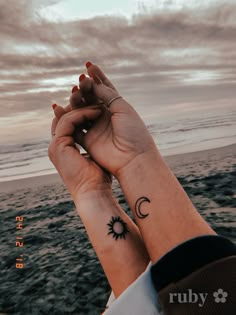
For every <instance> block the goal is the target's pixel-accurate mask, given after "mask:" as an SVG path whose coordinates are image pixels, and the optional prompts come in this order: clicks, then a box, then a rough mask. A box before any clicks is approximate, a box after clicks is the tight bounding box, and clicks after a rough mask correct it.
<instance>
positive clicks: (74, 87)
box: [71, 85, 79, 94]
mask: <svg viewBox="0 0 236 315" xmlns="http://www.w3.org/2000/svg"><path fill="white" fill-rule="evenodd" d="M77 91H79V89H78V86H77V85H75V86H73V88H72V90H71V92H72V94H73V93H74V92H77Z"/></svg>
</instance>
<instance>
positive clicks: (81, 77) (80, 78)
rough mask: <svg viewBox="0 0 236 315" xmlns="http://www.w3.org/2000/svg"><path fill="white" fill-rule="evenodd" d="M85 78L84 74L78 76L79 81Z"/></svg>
mask: <svg viewBox="0 0 236 315" xmlns="http://www.w3.org/2000/svg"><path fill="white" fill-rule="evenodd" d="M85 78H86V76H85V74H81V75H80V77H79V82H81V81H83V80H84V79H85Z"/></svg>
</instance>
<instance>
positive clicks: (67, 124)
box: [48, 106, 111, 199]
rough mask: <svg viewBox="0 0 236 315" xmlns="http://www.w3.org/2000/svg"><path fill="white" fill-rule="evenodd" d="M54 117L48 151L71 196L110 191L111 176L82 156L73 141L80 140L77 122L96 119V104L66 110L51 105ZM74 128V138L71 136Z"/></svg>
mask: <svg viewBox="0 0 236 315" xmlns="http://www.w3.org/2000/svg"><path fill="white" fill-rule="evenodd" d="M55 112H56V113H57V114H56V118H54V120H53V122H52V128H51V132H52V135H53V136H52V141H51V143H50V145H49V148H48V155H49V158H50V160H51V161H52V163H53V164H54V166H55V167H56V169H57V171H58V173H59V174H60V176H61V177H62V179H63V181H64V183H65V185H66V186H67V188H68V190H69V191H70V193H71V195H72V198H73V199H75V197H76V196H78V194H79V196H80V197H81V198H82V196H83V195H85V194H88V193H91V192H95V191H96V192H101V191H103V192H104V191H109V192H111V177H110V175H109V174H108V173H106V172H105V171H104V170H102V169H101V168H100V167H99V166H98V165H97V164H96V163H95V162H94V161H93V160H92V159H90V158H89V157H85V156H82V155H81V154H80V151H79V148H78V147H77V146H76V142H75V141H77V142H80V141H82V140H81V139H83V137H84V133H83V132H82V130H81V126H82V125H84V124H85V123H86V122H87V121H92V122H94V121H96V119H98V117H99V116H100V115H101V109H100V108H99V107H98V106H90V107H86V108H79V109H76V110H73V111H69V112H66V111H65V110H64V109H63V108H62V107H61V106H56V108H55ZM75 130H76V137H77V140H76V139H75V138H74V133H75Z"/></svg>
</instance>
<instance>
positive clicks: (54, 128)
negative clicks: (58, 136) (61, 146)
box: [51, 117, 58, 137]
mask: <svg viewBox="0 0 236 315" xmlns="http://www.w3.org/2000/svg"><path fill="white" fill-rule="evenodd" d="M57 124H58V119H57V117H54V118H53V120H52V125H51V135H52V137H53V136H54V135H55V131H56V127H57Z"/></svg>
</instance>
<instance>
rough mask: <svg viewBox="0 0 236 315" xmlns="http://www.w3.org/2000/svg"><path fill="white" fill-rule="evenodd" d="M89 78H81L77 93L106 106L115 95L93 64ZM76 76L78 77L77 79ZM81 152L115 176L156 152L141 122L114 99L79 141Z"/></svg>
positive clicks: (125, 103)
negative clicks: (137, 159)
mask: <svg viewBox="0 0 236 315" xmlns="http://www.w3.org/2000/svg"><path fill="white" fill-rule="evenodd" d="M88 74H89V76H90V78H86V77H85V76H83V75H82V76H81V77H82V80H81V79H80V90H81V91H82V94H83V95H86V96H87V95H90V96H91V97H94V96H95V98H97V100H98V101H102V102H104V104H105V105H106V104H108V103H109V101H110V100H112V99H113V98H116V97H117V96H119V93H118V92H117V90H116V89H115V87H114V86H113V85H112V83H111V82H110V81H109V79H108V78H107V77H106V76H105V74H104V73H103V72H102V71H101V70H100V68H99V67H97V66H96V65H89V67H88ZM81 77H80V78H81ZM80 144H81V145H82V146H83V147H84V148H85V150H86V151H87V152H88V153H89V154H90V155H91V156H92V157H93V159H94V160H95V161H96V162H97V163H99V164H100V165H101V166H102V167H104V168H106V169H107V170H108V171H109V172H111V173H112V174H113V175H115V176H116V177H119V174H120V173H121V172H122V170H124V168H125V167H126V166H128V165H129V164H130V163H131V162H133V161H134V160H135V159H136V158H137V157H140V156H143V157H144V158H145V156H147V155H149V154H152V153H153V152H155V153H156V145H155V143H154V141H153V139H152V137H151V135H150V133H149V131H148V129H147V128H146V126H145V124H144V122H143V121H142V119H141V118H140V116H139V115H138V113H137V112H136V111H135V110H134V108H133V107H132V106H131V105H130V104H129V103H127V102H126V101H125V100H124V99H123V98H118V99H116V100H114V101H113V102H112V103H111V104H110V107H109V110H108V109H107V108H106V109H105V110H103V113H102V115H101V116H100V117H99V119H98V120H97V121H96V123H94V125H93V127H92V128H91V129H89V130H88V132H87V134H86V136H85V137H84V139H83V142H81V143H80Z"/></svg>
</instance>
